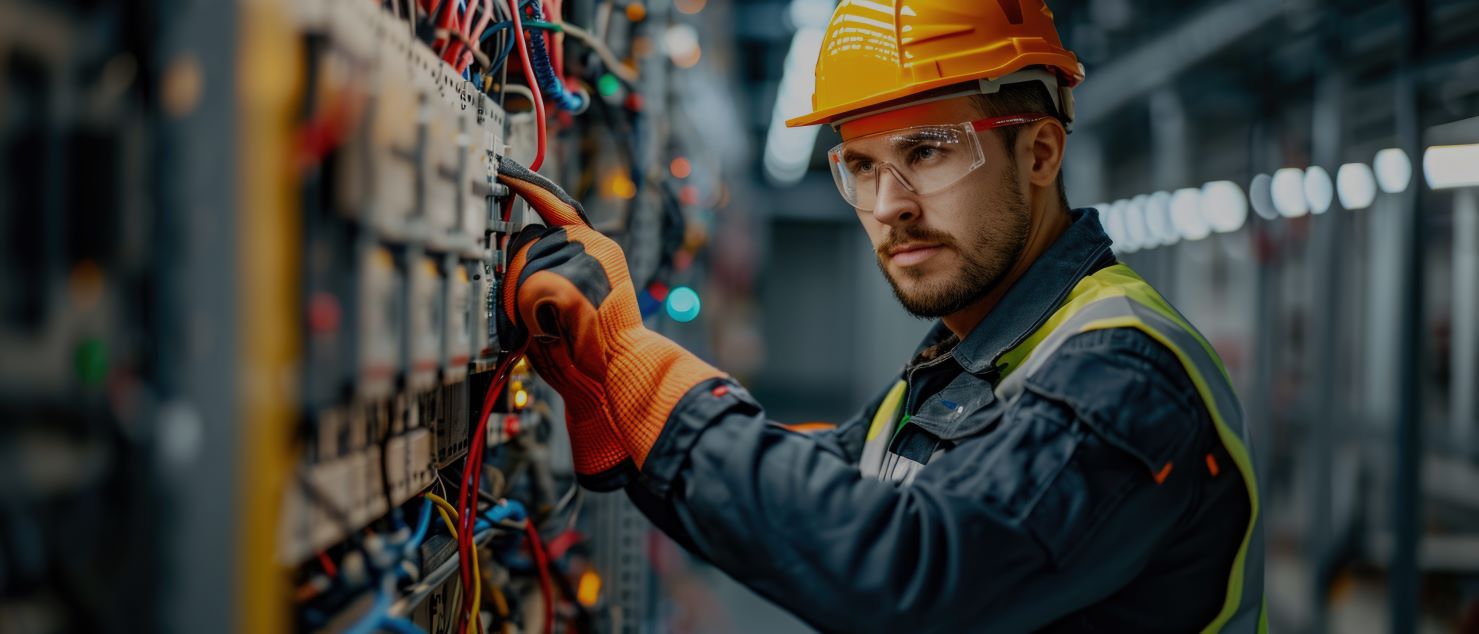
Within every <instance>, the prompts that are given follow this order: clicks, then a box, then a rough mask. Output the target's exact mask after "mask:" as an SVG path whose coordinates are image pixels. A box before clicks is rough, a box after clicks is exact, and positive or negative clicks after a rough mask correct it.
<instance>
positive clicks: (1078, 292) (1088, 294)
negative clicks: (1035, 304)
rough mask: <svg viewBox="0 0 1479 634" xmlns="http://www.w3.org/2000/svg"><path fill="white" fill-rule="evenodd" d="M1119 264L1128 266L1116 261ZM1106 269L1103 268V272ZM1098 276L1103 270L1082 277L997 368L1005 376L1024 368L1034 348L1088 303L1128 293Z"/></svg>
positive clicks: (1004, 354) (1002, 359) (1002, 356)
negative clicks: (1051, 313) (1054, 309)
mask: <svg viewBox="0 0 1479 634" xmlns="http://www.w3.org/2000/svg"><path fill="white" fill-rule="evenodd" d="M1115 266H1124V265H1123V264H1116V265H1115ZM1110 268H1114V267H1108V268H1106V269H1104V270H1109V269H1110ZM1103 272H1104V271H1100V273H1103ZM1098 275H1099V273H1095V274H1094V275H1091V276H1089V277H1086V278H1084V279H1082V280H1079V282H1078V284H1077V285H1075V286H1074V287H1073V290H1072V291H1070V292H1069V293H1068V301H1066V302H1064V303H1063V305H1062V306H1060V307H1058V310H1057V311H1056V312H1054V313H1053V315H1052V316H1051V317H1048V320H1047V321H1046V322H1044V323H1043V325H1042V326H1039V327H1038V329H1037V330H1035V331H1033V333H1032V334H1031V335H1028V336H1027V338H1026V339H1024V340H1022V343H1020V344H1017V347H1015V348H1012V349H1011V350H1008V351H1006V352H1004V353H1002V355H1001V358H999V359H998V360H997V367H998V368H1000V370H1001V376H1003V377H1005V376H1006V375H1008V374H1011V373H1012V371H1014V370H1016V369H1017V368H1018V367H1021V365H1022V364H1023V363H1025V362H1026V361H1027V358H1028V357H1030V356H1032V351H1033V350H1036V349H1037V346H1038V345H1039V344H1041V343H1042V342H1043V340H1044V339H1047V338H1048V335H1051V334H1052V333H1053V331H1054V330H1057V329H1058V327H1059V326H1062V325H1063V322H1066V321H1068V320H1069V319H1070V318H1071V317H1073V316H1074V315H1075V314H1076V313H1078V311H1080V310H1082V309H1083V307H1084V306H1087V305H1089V304H1092V303H1094V302H1096V301H1099V300H1101V299H1105V298H1108V297H1124V296H1125V290H1124V289H1123V288H1121V287H1120V286H1119V285H1116V284H1112V283H1106V282H1105V281H1104V280H1100V279H1096V276H1098Z"/></svg>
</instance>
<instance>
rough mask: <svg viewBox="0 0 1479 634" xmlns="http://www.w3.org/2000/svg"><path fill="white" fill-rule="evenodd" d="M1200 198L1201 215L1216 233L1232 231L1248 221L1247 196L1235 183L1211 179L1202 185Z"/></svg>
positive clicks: (1240, 227)
mask: <svg viewBox="0 0 1479 634" xmlns="http://www.w3.org/2000/svg"><path fill="white" fill-rule="evenodd" d="M1201 200H1202V213H1201V216H1202V218H1204V219H1205V220H1206V221H1207V225H1208V226H1210V227H1211V228H1212V230H1213V231H1216V232H1217V233H1232V232H1234V231H1237V230H1238V229H1242V228H1243V223H1245V222H1247V221H1248V197H1247V196H1245V195H1244V194H1243V188H1242V187H1239V186H1238V184H1237V183H1234V182H1232V181H1212V182H1210V183H1207V184H1205V185H1202V191H1201Z"/></svg>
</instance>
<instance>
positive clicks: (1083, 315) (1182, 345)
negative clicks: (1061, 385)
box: [996, 296, 1264, 632]
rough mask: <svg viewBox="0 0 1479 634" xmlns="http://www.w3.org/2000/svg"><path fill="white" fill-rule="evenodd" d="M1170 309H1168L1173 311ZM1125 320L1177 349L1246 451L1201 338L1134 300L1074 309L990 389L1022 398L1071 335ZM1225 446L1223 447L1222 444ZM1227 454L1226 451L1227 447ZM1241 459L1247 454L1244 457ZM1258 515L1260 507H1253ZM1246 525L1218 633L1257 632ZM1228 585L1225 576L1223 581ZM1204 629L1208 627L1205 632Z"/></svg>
mask: <svg viewBox="0 0 1479 634" xmlns="http://www.w3.org/2000/svg"><path fill="white" fill-rule="evenodd" d="M1173 310H1174V309H1173ZM1125 317H1128V318H1130V320H1131V321H1133V322H1137V324H1138V325H1139V326H1141V327H1143V328H1145V329H1147V330H1149V331H1153V333H1152V332H1147V334H1153V335H1159V336H1160V337H1162V338H1163V339H1164V340H1165V341H1167V342H1169V343H1170V344H1171V345H1172V346H1173V347H1175V348H1177V349H1179V350H1180V353H1181V354H1178V355H1177V358H1178V359H1179V360H1181V362H1182V364H1183V365H1184V366H1186V367H1185V369H1186V371H1187V372H1188V373H1194V375H1196V376H1199V377H1200V379H1201V381H1202V383H1204V384H1205V385H1206V387H1207V390H1208V392H1209V393H1210V396H1211V398H1210V399H1203V401H1204V402H1205V401H1208V400H1210V402H1209V403H1205V404H1206V405H1207V406H1208V408H1209V409H1212V408H1215V410H1216V414H1217V417H1218V418H1220V419H1221V423H1222V424H1223V425H1225V426H1226V427H1227V429H1228V430H1229V431H1230V432H1232V433H1233V434H1234V435H1236V436H1238V438H1239V440H1240V441H1241V442H1242V444H1243V447H1244V448H1245V449H1247V450H1248V451H1250V452H1251V450H1252V449H1251V445H1250V443H1249V439H1248V434H1247V431H1246V429H1245V426H1244V423H1243V412H1242V409H1241V406H1240V405H1239V404H1238V399H1237V396H1236V394H1235V393H1234V392H1233V389H1232V385H1231V384H1229V383H1228V380H1227V376H1226V374H1225V373H1224V372H1223V370H1222V367H1221V366H1220V365H1219V364H1218V363H1217V362H1216V361H1215V360H1214V359H1213V358H1212V357H1211V355H1210V354H1209V352H1208V351H1207V349H1206V348H1205V347H1204V346H1203V343H1202V339H1201V338H1200V336H1199V335H1195V334H1193V333H1192V331H1189V330H1188V329H1187V328H1186V327H1184V326H1182V325H1181V324H1179V323H1176V322H1175V321H1173V320H1171V319H1168V318H1166V317H1165V316H1164V315H1162V314H1161V313H1159V312H1158V311H1156V310H1155V309H1154V308H1151V307H1149V306H1145V305H1143V304H1141V303H1140V302H1137V301H1135V300H1132V299H1130V298H1129V297H1127V296H1112V297H1106V298H1104V299H1100V300H1096V301H1094V302H1091V303H1089V304H1088V305H1086V306H1083V307H1082V308H1080V309H1078V311H1077V312H1075V313H1074V314H1073V315H1070V316H1069V317H1068V319H1066V320H1064V321H1063V323H1061V324H1059V325H1058V327H1057V328H1055V329H1054V330H1053V331H1052V332H1050V333H1048V336H1047V337H1046V338H1044V339H1043V340H1042V341H1041V342H1039V343H1038V345H1037V347H1036V348H1034V349H1033V350H1032V352H1031V353H1030V354H1029V355H1028V357H1027V359H1026V360H1025V361H1023V362H1022V364H1021V365H1020V366H1019V367H1018V368H1017V369H1016V370H1015V371H1013V372H1012V373H1011V374H1009V375H1007V376H1006V377H1005V378H1004V379H1003V380H1002V382H1001V384H1000V385H998V386H997V388H996V394H997V396H998V397H1000V398H1002V399H1003V400H1005V401H1008V402H1010V401H1012V400H1015V399H1016V398H1017V397H1019V396H1020V395H1021V394H1022V390H1023V383H1024V382H1025V381H1026V379H1027V377H1029V376H1032V375H1033V374H1034V373H1036V372H1038V371H1040V370H1041V369H1042V368H1043V366H1044V365H1046V364H1047V362H1048V361H1049V359H1051V357H1052V356H1053V354H1054V353H1055V352H1057V350H1058V349H1059V348H1060V347H1062V345H1063V343H1064V342H1065V341H1067V340H1068V339H1069V338H1070V337H1072V336H1073V335H1076V334H1079V333H1081V332H1084V331H1085V330H1087V329H1090V328H1091V327H1092V325H1093V324H1094V323H1095V322H1100V321H1103V320H1110V319H1116V318H1125ZM1224 444H1226V443H1224ZM1228 449H1229V452H1230V453H1231V452H1232V448H1230V447H1229V448H1228ZM1245 455H1247V454H1245ZM1237 470H1238V471H1239V472H1240V475H1242V476H1243V478H1244V479H1243V483H1244V486H1245V487H1246V488H1247V489H1248V495H1249V497H1250V499H1252V500H1255V502H1254V504H1255V505H1256V496H1257V495H1258V492H1257V482H1256V480H1255V479H1254V477H1253V474H1251V473H1248V474H1242V473H1241V468H1239V469H1237ZM1259 511H1261V509H1259ZM1250 521H1251V522H1252V525H1251V527H1250V529H1249V532H1248V534H1247V536H1246V538H1245V541H1246V544H1245V546H1244V548H1243V550H1242V552H1243V574H1242V580H1243V583H1242V591H1241V593H1240V596H1239V599H1238V605H1237V608H1236V609H1235V611H1234V612H1233V614H1232V616H1231V617H1230V618H1229V619H1228V620H1227V621H1226V622H1225V623H1223V624H1222V627H1221V628H1220V631H1227V632H1258V631H1260V625H1261V623H1262V619H1263V572H1264V571H1263V566H1264V562H1263V553H1264V537H1263V518H1262V517H1261V512H1260V513H1259V515H1256V516H1254V517H1251V518H1250ZM1229 581H1231V578H1229ZM1209 629H1210V628H1209Z"/></svg>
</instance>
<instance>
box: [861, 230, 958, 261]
mask: <svg viewBox="0 0 1479 634" xmlns="http://www.w3.org/2000/svg"><path fill="white" fill-rule="evenodd" d="M905 242H934V243H938V244H939V245H941V246H946V247H954V246H955V239H954V238H952V237H950V234H948V233H945V232H943V231H935V230H933V229H926V228H923V227H909V228H908V229H901V230H898V231H891V232H889V234H888V238H887V239H885V240H884V241H883V244H880V245H878V246H877V247H876V248H874V249H873V250H874V252H876V253H877V254H878V257H880V258H884V259H887V258H888V252H889V251H890V250H892V249H893V248H894V247H897V246H899V245H901V244H904V243H905Z"/></svg>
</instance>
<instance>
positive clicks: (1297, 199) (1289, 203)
mask: <svg viewBox="0 0 1479 634" xmlns="http://www.w3.org/2000/svg"><path fill="white" fill-rule="evenodd" d="M1270 193H1271V194H1272V195H1273V199H1274V209H1277V210H1279V215H1281V216H1283V217H1285V218H1298V217H1300V216H1303V215H1305V214H1307V213H1309V212H1310V206H1309V201H1307V200H1305V198H1304V170H1301V169H1299V168H1297V167H1286V168H1284V169H1281V170H1279V171H1277V172H1274V180H1273V183H1272V188H1271V189H1270Z"/></svg>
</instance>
